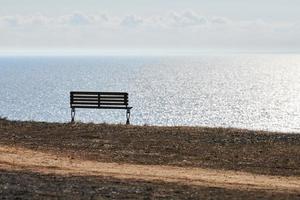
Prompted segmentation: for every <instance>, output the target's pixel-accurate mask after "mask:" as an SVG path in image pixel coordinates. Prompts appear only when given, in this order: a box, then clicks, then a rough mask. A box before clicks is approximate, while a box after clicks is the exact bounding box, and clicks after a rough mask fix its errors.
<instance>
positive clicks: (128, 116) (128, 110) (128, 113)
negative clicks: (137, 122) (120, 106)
mask: <svg viewBox="0 0 300 200" xmlns="http://www.w3.org/2000/svg"><path fill="white" fill-rule="evenodd" d="M126 119H127V120H126V125H129V124H130V121H129V120H130V109H127V112H126Z"/></svg>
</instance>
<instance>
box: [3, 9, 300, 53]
mask: <svg viewBox="0 0 300 200" xmlns="http://www.w3.org/2000/svg"><path fill="white" fill-rule="evenodd" d="M299 24H300V23H298V24H297V23H292V22H282V21H281V22H277V21H268V22H266V21H263V20H259V19H258V20H257V19H255V20H249V21H244V20H232V19H229V18H226V17H222V16H203V15H201V14H200V13H197V12H194V11H192V10H187V11H181V12H178V11H177V12H175V11H170V12H168V13H161V14H156V15H152V16H151V15H134V14H131V15H126V16H116V15H107V14H102V13H94V14H92V13H88V14H87V13H82V12H74V13H69V14H65V15H59V16H47V15H43V14H31V15H9V16H1V15H0V29H1V37H0V44H1V46H2V47H5V46H35V45H36V46H42V47H48V46H70V47H73V46H79V47H82V46H87V47H90V46H92V47H103V48H104V47H106V46H108V47H112V46H113V47H114V46H124V47H134V46H137V47H138V46H150V47H156V46H160V45H161V46H164V47H175V48H177V47H181V46H188V47H195V48H197V47H204V48H205V47H219V46H223V47H239V46H248V47H250V46H255V45H256V46H276V45H277V46H282V45H289V44H290V43H292V42H294V43H297V41H300V38H299V37H300V36H299V35H300V25H299ZM16 29H19V30H16ZM124 38H126V39H124ZM296 45H298V43H297V44H296ZM299 48H300V47H299Z"/></svg>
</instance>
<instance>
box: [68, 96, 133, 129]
mask: <svg viewBox="0 0 300 200" xmlns="http://www.w3.org/2000/svg"><path fill="white" fill-rule="evenodd" d="M70 107H71V122H74V119H75V109H76V108H90V109H124V110H126V119H127V120H126V124H130V121H129V119H130V109H131V108H132V107H129V106H128V93H125V92H82V91H72V92H70Z"/></svg>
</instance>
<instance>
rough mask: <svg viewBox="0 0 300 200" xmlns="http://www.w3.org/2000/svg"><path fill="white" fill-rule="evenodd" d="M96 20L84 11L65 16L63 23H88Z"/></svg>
mask: <svg viewBox="0 0 300 200" xmlns="http://www.w3.org/2000/svg"><path fill="white" fill-rule="evenodd" d="M93 22H94V19H93V18H92V17H90V16H88V15H84V14H82V13H73V14H71V15H68V16H65V17H64V20H63V23H67V24H71V25H87V24H91V23H93Z"/></svg>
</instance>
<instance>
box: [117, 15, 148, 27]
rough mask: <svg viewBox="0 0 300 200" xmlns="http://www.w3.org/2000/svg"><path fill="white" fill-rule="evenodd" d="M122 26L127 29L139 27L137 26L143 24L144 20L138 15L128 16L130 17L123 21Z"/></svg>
mask: <svg viewBox="0 0 300 200" xmlns="http://www.w3.org/2000/svg"><path fill="white" fill-rule="evenodd" d="M120 24H121V25H122V26H126V27H137V26H139V25H141V24H143V19H142V18H141V17H138V16H136V15H128V16H125V17H124V18H123V19H121V23H120Z"/></svg>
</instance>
